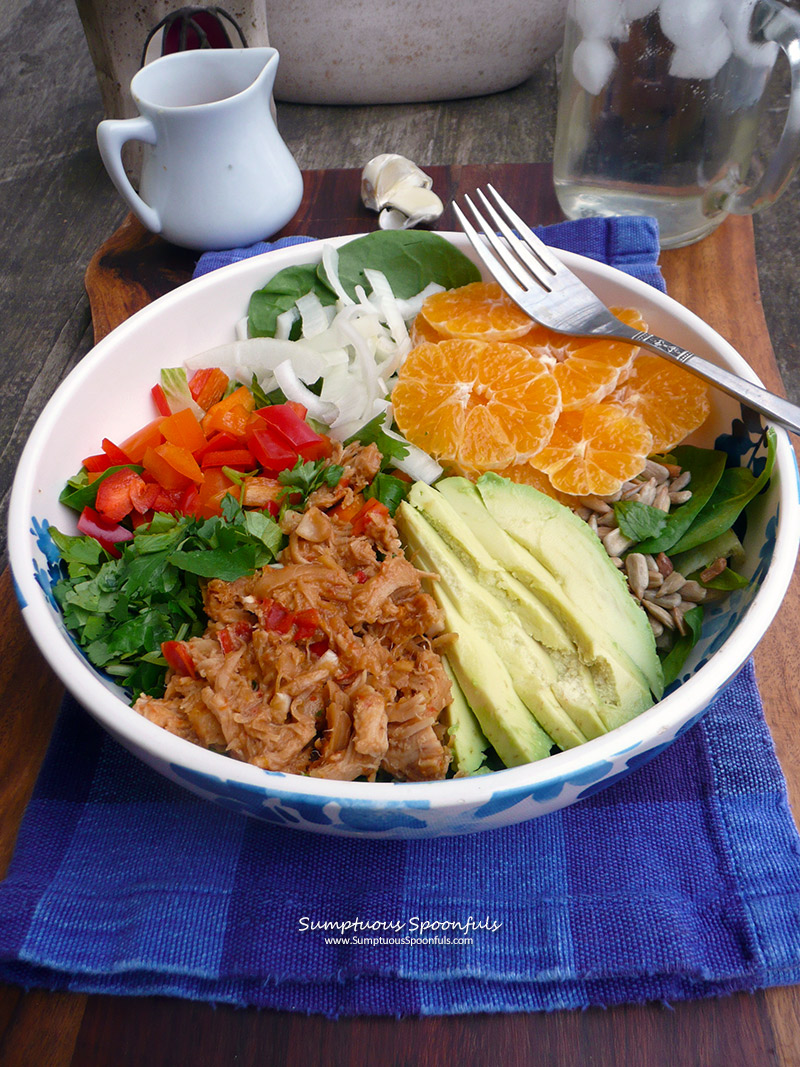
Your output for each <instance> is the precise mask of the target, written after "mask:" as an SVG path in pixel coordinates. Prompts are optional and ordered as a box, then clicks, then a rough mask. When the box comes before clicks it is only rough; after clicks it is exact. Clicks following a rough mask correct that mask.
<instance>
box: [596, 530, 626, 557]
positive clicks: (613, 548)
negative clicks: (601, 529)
mask: <svg viewBox="0 0 800 1067" xmlns="http://www.w3.org/2000/svg"><path fill="white" fill-rule="evenodd" d="M603 544H604V545H605V546H606V552H608V554H609V556H619V555H621V553H623V552H624V551H625V549H626V548H630V547H631V545H632V544H633V541H632V540H631V538H630V537H626V536H625V534H624V533H623V532H622V530H612V531H611V532H610V533H608V534H606V536H605V537H604V538H603Z"/></svg>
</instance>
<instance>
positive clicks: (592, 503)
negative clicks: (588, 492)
mask: <svg viewBox="0 0 800 1067" xmlns="http://www.w3.org/2000/svg"><path fill="white" fill-rule="evenodd" d="M578 499H579V500H580V502H581V505H582V507H584V508H589V510H590V511H595V512H597V513H598V514H599V515H605V514H606V512H609V511H611V507H610V506H609V505H608V504H607V503H606V502H605V500H603V499H602V498H601V497H599V496H582V497H579V498H578Z"/></svg>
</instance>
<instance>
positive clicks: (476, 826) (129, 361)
mask: <svg viewBox="0 0 800 1067" xmlns="http://www.w3.org/2000/svg"><path fill="white" fill-rule="evenodd" d="M445 236H447V237H448V238H449V239H450V240H452V241H453V242H454V243H456V244H457V245H459V246H460V247H461V248H463V249H464V251H466V252H467V253H468V254H469V252H470V250H469V247H468V245H467V243H466V240H465V239H464V238H463V237H462V236H461V235H456V234H447V235H445ZM341 240H346V238H344V239H339V241H341ZM319 254H320V246H319V243H317V242H314V243H309V244H304V245H299V246H295V247H292V248H288V249H282V250H280V251H276V252H270V253H267V255H265V256H260V257H257V258H254V259H249V260H245V261H244V262H241V263H237V264H235V265H233V266H229V267H226V268H224V269H222V270H220V271H217V272H215V273H213V274H209V275H206V276H204V277H202V278H199V279H197V280H196V281H193V282H189V283H188V284H187V285H184V286H182V287H181V288H179V289H177V290H176V291H174V292H172V293H170V294H168V295H167V296H165V297H162V298H161V299H160V300H157V301H156V302H155V303H153V304H151V305H150V306H149V307H147V308H145V309H144V310H142V311H140V312H139V313H138V314H136V315H134V316H133V317H132V318H131V319H129V320H128V321H127V322H125V323H124V324H123V325H121V326H120V327H118V328H117V329H116V330H114V332H113V333H112V334H110V335H109V336H108V337H106V338H105V339H104V340H102V341H101V342H100V343H99V344H98V345H97V346H96V347H95V348H94V349H93V351H92V352H90V353H89V354H88V355H87V356H86V357H85V358H84V359H83V360H82V362H81V363H80V364H79V365H78V366H77V367H76V368H75V370H74V371H73V372H72V373H71V374H70V375H69V377H68V378H67V379H66V381H65V382H64V383H63V384H62V385H61V386H60V387H59V389H58V390H57V392H56V393H55V395H54V396H53V398H52V399H51V400H50V402H49V403H48V405H47V407H46V408H45V410H44V411H43V413H42V415H41V416H40V418H39V420H38V422H37V423H36V426H35V427H34V430H33V432H32V434H31V437H30V440H29V441H28V444H27V446H26V448H25V451H24V453H23V455H22V458H21V460H20V464H19V469H18V471H17V475H16V479H15V482H14V488H13V493H12V498H11V509H10V519H9V532H10V538H9V544H10V557H11V566H12V571H13V575H14V579H15V582H16V588H17V592H18V596H19V600H20V604H21V606H22V611H23V615H24V618H25V621H26V623H27V624H28V626H29V628H30V630H31V633H32V634H33V637H34V639H35V640H36V642H37V644H38V645H39V647H40V648H41V650H42V653H43V654H44V656H45V657H46V658H47V660H48V662H49V663H50V665H51V666H52V668H53V670H54V671H55V672H56V674H58V676H59V677H60V678H61V679H62V681H63V682H64V684H65V685H66V687H67V688H68V689H69V690H70V691H71V692H72V693H73V694H74V695H75V696H76V697H77V698H78V699H79V700H80V701H81V703H82V704H83V705H84V706H85V707H86V708H87V709H88V710H89V712H90V713H91V714H92V715H93V716H94V717H95V718H96V719H97V720H98V721H99V722H100V723H101V724H102V725H103V726H104V727H105V728H106V729H107V730H108V731H109V732H110V733H111V734H112V735H113V736H114V737H116V738H117V739H118V740H119V741H120V742H121V743H122V744H123V745H124V746H125V747H126V748H128V749H129V750H130V751H131V752H133V753H134V754H135V755H136V756H138V757H139V758H141V759H142V760H144V762H145V763H147V764H149V765H150V766H151V767H153V768H155V769H156V770H157V771H159V772H160V773H162V774H164V775H166V776H167V777H168V778H170V779H172V780H173V781H175V782H178V783H180V784H181V785H183V786H186V787H187V788H189V789H191V790H192V791H194V792H195V793H197V794H199V795H200V796H202V797H206V798H208V799H209V800H213V801H215V802H217V803H219V804H222V805H223V806H225V807H227V808H233V809H235V810H237V811H241V812H243V813H247V814H249V815H253V816H256V817H258V818H261V819H264V820H267V821H269V822H273V823H279V824H280V825H283V826H293V827H299V828H302V829H306V830H312V831H317V832H322V833H329V834H339V835H362V836H371V837H428V836H438V835H447V834H459V833H471V832H476V831H480V830H488V829H493V828H495V827H499V826H505V825H510V824H513V823H518V822H522V821H524V820H527V819H530V818H533V817H535V816H538V815H541V814H544V813H545V812H549V811H553V810H555V809H557V808H561V807H565V806H566V805H568V804H572V803H574V802H575V801H577V800H579V799H580V798H582V797H585V796H587V795H588V794H590V793H592V792H595V791H597V790H598V789H601V788H604V787H606V786H607V785H608V784H609V783H610V782H612V781H613V780H615V779H616V778H618V777H620V776H622V775H624V774H627V773H629V772H630V771H631V770H633V769H634V768H636V767H637V766H639V765H641V764H642V763H644V762H646V761H647V760H648V759H650V758H652V757H653V756H655V755H656V754H657V753H658V752H659V751H661V750H662V749H663V748H665V747H666V746H667V745H669V744H670V743H671V742H672V741H674V739H675V738H676V737H677V736H678V735H680V734H681V733H683V732H684V731H685V730H687V729H688V728H689V727H690V726H692V725H693V724H694V723H695V722H696V721H697V720H698V719H699V718H700V717H701V716H702V715H703V713H704V711H705V710H706V708H707V707H708V705H709V703H710V702H711V701H712V700H713V699H714V697H715V696H716V695H717V694H718V693H719V692H720V691H721V690H722V689H724V688H725V686H726V685H727V684H728V683H729V682H730V681H731V679H732V678H733V677H734V676H735V675H736V673H737V672H738V671H739V669H740V668H741V667H742V665H743V664H744V662H745V661H746V660H747V658H748V657H749V656H750V654H751V653H752V651H753V649H754V648H755V646H756V645H757V644H758V642H759V640H760V639H761V637H762V636H763V634H764V632H765V631H766V629H767V627H768V626H769V624H770V622H771V621H772V619H773V617H774V615H775V613H776V611H777V610H778V607H779V605H780V603H781V600H782V598H783V596H784V594H785V592H786V588H787V585H788V583H789V580H790V578H791V575H792V571H793V568H794V565H795V560H796V557H797V551H798V543H800V504H799V503H798V474H797V465H796V462H795V458H794V453H793V451H792V448H791V446H790V443H789V440H788V437H787V435H786V434H785V433H784V432H783V431H779V432H778V455H777V464H776V469H775V473H774V476H773V478H772V480H771V483H770V486H769V489H768V491H767V492H766V493H764V494H763V495H762V496H761V497H760V498H759V508H758V511H757V513H755V514H753V515H751V517H750V521H749V525H748V530H747V533H746V536H745V540H744V545H745V549H746V553H747V559H746V563H745V564H744V566H743V567H742V570H743V571H744V572H745V573H746V574H747V575H748V576H750V577H751V578H752V581H751V583H750V585H749V586H748V587H747V588H746V589H744V590H741V591H738V592H735V593H733V594H732V595H731V597H730V599H729V600H727V601H726V602H724V604H718V605H714V606H713V607H712V608H711V609H710V611H709V612H708V613H707V619H706V623H705V626H704V634H703V637H702V639H701V640H700V642H699V643H698V645H697V646H696V648H695V649H694V651H693V653H692V656H691V658H690V660H689V661H688V663H687V665H686V669H685V671H684V674H683V676H682V678H681V684H680V685H679V686H678V687H677V688H676V689H674V691H672V692H671V693H670V694H669V695H667V696H666V697H665V698H664V699H663V700H661V701H660V703H658V704H657V705H655V706H654V707H653V708H651V709H650V710H648V711H646V712H645V713H644V714H643V715H641V716H639V717H638V718H637V719H635V720H633V721H632V722H630V723H628V724H626V725H625V726H623V727H620V728H619V729H617V730H614V731H612V732H611V733H609V734H607V735H606V736H604V737H601V738H598V739H596V740H594V741H590V742H588V743H587V744H585V745H583V746H582V747H580V748H577V749H572V750H571V751H568V752H564V753H560V754H558V755H555V756H552V757H550V758H549V759H546V760H543V761H541V762H538V763H533V764H529V765H527V766H524V767H517V768H514V769H512V770H504V771H499V772H497V773H495V774H489V775H485V776H479V777H476V778H465V779H458V780H451V781H444V782H432V783H403V784H399V783H398V784H394V783H376V784H370V783H363V782H335V781H325V780H320V779H314V778H306V777H301V776H297V775H288V774H278V773H272V772H267V771H262V770H259V769H258V768H256V767H252V766H249V765H247V764H244V763H240V762H237V761H235V760H233V759H230V758H228V757H226V756H222V755H219V754H217V753H214V752H210V751H206V750H204V749H202V748H199V747H197V746H195V745H192V744H190V743H189V742H187V741H183V740H181V739H180V738H178V737H175V736H173V735H172V734H169V733H167V732H166V731H164V730H162V729H161V728H160V727H158V726H155V725H154V724H153V723H150V722H148V721H147V720H145V719H143V718H142V717H141V716H139V715H138V714H137V713H136V712H134V711H133V710H132V709H131V708H130V707H129V705H128V704H127V702H126V701H125V699H124V694H123V693H122V692H121V691H120V690H119V689H118V688H117V687H116V686H115V685H114V684H113V683H112V682H110V681H109V680H107V679H106V678H104V677H102V676H101V675H100V674H99V673H98V672H97V671H96V670H94V669H93V668H92V667H91V666H90V665H89V664H88V662H87V661H86V659H85V658H84V657H83V655H82V653H81V652H80V651H79V650H78V648H77V646H76V645H75V644H74V643H73V641H72V639H71V638H70V636H69V635H68V634H67V632H66V631H65V629H64V627H63V624H62V621H61V617H60V615H59V612H58V610H57V608H56V607H55V604H54V602H53V599H52V596H51V595H50V585H51V580H52V576H53V568H54V566H55V564H56V560H57V553H56V552H55V551H54V549H53V545H52V542H51V541H50V539H49V537H48V535H47V532H46V528H47V524H48V523H52V524H54V525H56V526H58V527H59V528H61V529H70V528H72V527H74V521H75V516H74V513H72V512H69V511H68V510H67V509H65V508H64V507H63V506H62V505H61V504H59V502H58V495H59V492H60V490H61V488H62V486H63V485H64V482H65V481H66V480H67V478H68V477H69V476H70V475H72V474H73V473H74V472H75V471H76V470H77V469H78V467H79V466H80V461H81V458H82V457H83V456H85V455H89V454H91V453H94V452H96V451H97V447H98V443H99V441H100V440H101V439H102V437H104V436H108V435H109V433H113V434H116V436H117V437H119V438H124V436H125V435H126V433H130V432H133V430H135V429H137V428H138V427H139V426H140V425H142V424H144V422H145V421H147V420H148V419H150V418H151V417H152V410H151V407H150V404H151V400H150V388H151V386H152V384H153V382H155V381H156V380H157V379H158V374H159V371H160V369H161V367H162V366H177V365H179V364H180V363H181V361H182V360H183V359H184V358H186V357H188V356H190V355H192V354H194V353H196V352H199V351H202V350H204V349H206V348H209V347H211V346H213V345H215V344H220V343H223V342H224V341H226V340H230V339H232V337H233V329H234V323H235V322H236V321H237V320H238V319H239V318H240V317H241V316H242V315H243V314H245V312H246V309H247V303H248V298H249V296H250V293H251V292H252V291H253V290H254V289H256V288H258V287H259V286H261V285H263V284H264V282H265V281H266V280H267V279H268V278H269V277H271V276H272V275H273V274H274V273H275V272H276V271H278V270H280V269H282V268H283V267H285V266H287V265H288V264H291V263H297V262H309V261H313V260H316V259H318V257H319ZM563 258H564V260H565V261H566V262H567V263H568V265H569V266H570V267H571V268H572V269H573V270H575V271H576V273H578V274H579V275H581V276H582V277H583V278H584V279H585V280H586V281H587V282H588V283H589V284H590V285H591V286H592V288H594V289H595V290H596V292H597V293H598V294H599V296H600V297H602V298H603V299H604V300H605V301H606V302H607V303H610V304H617V305H634V306H636V307H638V308H640V309H641V310H642V312H643V313H644V316H645V318H646V320H647V321H648V323H649V324H650V327H651V328H652V329H653V331H654V332H655V333H658V334H661V335H663V336H665V337H668V338H670V339H671V340H673V341H675V342H676V343H678V344H680V345H683V346H684V347H686V348H689V349H691V350H693V351H694V352H696V353H697V354H698V355H700V356H704V357H705V358H707V359H710V360H711V361H712V362H715V363H717V364H719V365H721V366H725V367H727V368H729V369H731V370H733V371H734V372H736V373H738V374H740V375H742V376H744V377H750V378H751V379H753V380H756V379H755V375H754V374H753V372H752V371H751V370H750V368H749V367H748V365H747V364H746V363H745V361H744V360H743V359H742V357H741V356H739V355H738V354H737V353H736V352H735V351H734V350H733V348H731V346H730V345H729V344H727V342H725V341H724V340H723V339H722V338H721V337H720V336H719V335H718V334H717V333H715V332H714V331H713V330H712V329H711V328H710V327H709V326H707V325H706V324H705V323H703V322H702V321H701V320H699V319H698V318H697V317H696V316H694V315H692V314H691V313H690V312H688V311H686V310H685V309H684V308H682V307H681V306H680V305H678V304H677V303H675V301H673V300H671V299H670V298H669V297H666V296H663V295H662V294H661V293H659V292H657V291H655V290H654V289H652V288H651V287H649V286H647V285H645V284H643V283H641V282H637V281H635V280H632V279H631V278H629V277H628V276H627V275H624V274H622V273H620V272H619V271H616V270H613V269H612V268H609V267H606V266H603V265H599V264H597V263H595V262H593V261H591V260H588V259H584V258H583V257H580V256H575V255H568V254H566V253H564V254H563ZM713 404H714V407H713V412H712V415H711V417H710V419H709V420H708V422H707V423H706V425H705V426H704V427H703V428H702V430H701V431H699V432H698V434H697V435H695V438H694V440H695V441H696V443H699V444H704V445H708V446H711V445H714V444H715V442H716V441H717V439H718V437H719V435H721V434H729V433H730V431H731V426H732V422H733V420H734V418H738V417H739V415H740V414H741V413H740V410H739V406H738V404H736V403H735V402H734V401H732V400H730V399H729V398H727V397H725V396H723V395H722V394H720V393H717V392H714V395H713ZM757 436H758V434H757V433H756V434H753V441H755V440H756V439H757ZM746 443H747V442H746V441H745V444H746ZM745 458H748V457H747V456H746V457H745Z"/></svg>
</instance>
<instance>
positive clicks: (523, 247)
mask: <svg viewBox="0 0 800 1067" xmlns="http://www.w3.org/2000/svg"><path fill="white" fill-rule="evenodd" d="M477 193H478V196H479V197H480V198H481V200H482V201H483V204H484V206H485V208H486V210H487V211H488V212H489V214H490V215H491V216H492V219H493V221H494V223H495V225H496V226H497V228H498V229H499V230H500V232H501V233H502V235H503V237H505V239H506V243H507V244H508V246H509V247H510V248H511V249H513V251H514V253H515V255H516V256H517V258H518V259H519V260H520V262H521V263H522V264H523V266H524V267H526V268H527V270H528V272H530V274H532V275H533V277H534V278H535V279H536V281H537V282H538V283H539V285H541V287H542V288H543V289H544V290H545V292H548V293H549V292H552V285H551V283H550V279H551V278H553V277H554V276H555V271H554V270H552V268H551V267H550V266H549V265H548V264H547V263H545V262H544V260H543V259H542V257H541V256H540V255H539V254H538V252H535V251H533V249H531V248H530V246H529V245H527V244H525V242H524V241H521V240H520V238H519V234H517V233H515V232H514V230H512V229H511V227H510V226H509V225H508V223H507V222H506V220H505V219H504V218H503V217H502V215H500V214H499V213H498V211H497V209H496V208H495V207H494V206H493V205H492V204H491V203H490V202H489V200H488V199H487V197H486V194H485V193H484V191H483V190H482V189H478V190H477ZM473 210H474V209H473ZM542 271H545V272H546V273H545V274H544V275H543V274H542ZM517 277H518V278H520V279H521V280H524V284H525V285H526V286H527V287H530V278H529V276H528V274H525V275H522V274H520V273H517Z"/></svg>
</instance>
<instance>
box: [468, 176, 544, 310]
mask: <svg viewBox="0 0 800 1067" xmlns="http://www.w3.org/2000/svg"><path fill="white" fill-rule="evenodd" d="M464 199H465V200H466V202H467V204H468V205H469V207H470V210H471V211H472V214H473V215H474V216H475V220H476V222H477V223H478V226H480V228H481V230H482V232H483V236H484V237H485V238H486V240H487V241H488V242H489V244H490V245H491V246H492V248H493V249H494V252H495V254H496V256H497V257H498V259H500V260H501V261H502V262H503V263H504V264H505V267H506V270H507V271H508V272H509V273H510V274H511V275H513V276H514V277H515V278H516V279H517V281H518V282H519V284H520V285H521V286H522V289H523V290H524V291H525V292H529V291H530V289H531V288H532V287H533V288H535V285H534V284H533V283H536V284H538V285H540V286H541V287H542V289H543V290H544V291H545V292H550V287H549V286H548V285H547V283H546V282H545V281H543V280H542V278H541V277H539V275H540V274H541V268H539V273H538V274H537V273H536V272H534V271H533V270H531V269H530V268H528V267H525V266H523V265H522V264H521V263H520V260H519V259H518V258H517V256H516V255H515V254H514V253H513V252H512V251H510V249H509V247H508V245H507V244H505V243H504V242H503V241H502V240H501V239H500V238H499V237H498V236H497V234H496V233H495V231H494V228H493V227H492V226H491V225H490V224H489V223H488V222H487V220H486V219H485V218H484V216H483V215H482V214H481V213H480V211H479V210H478V209H477V207H476V206H475V204H474V203H473V202H472V200H470V198H469V197H468V196H465V197H464ZM511 236H512V240H513V239H514V235H513V234H512V235H511ZM498 281H499V279H498Z"/></svg>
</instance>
